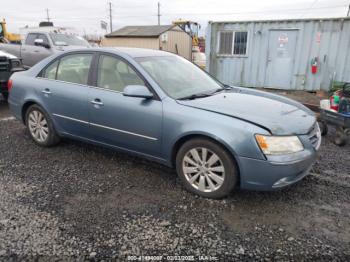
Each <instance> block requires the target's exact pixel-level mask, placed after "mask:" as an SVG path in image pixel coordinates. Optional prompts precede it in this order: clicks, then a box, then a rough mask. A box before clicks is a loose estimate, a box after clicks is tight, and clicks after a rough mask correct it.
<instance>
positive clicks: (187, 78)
mask: <svg viewBox="0 0 350 262" xmlns="http://www.w3.org/2000/svg"><path fill="white" fill-rule="evenodd" d="M136 61H137V62H138V63H139V64H140V65H141V66H142V67H143V68H144V69H145V70H146V71H147V72H148V73H149V74H150V75H151V76H152V78H153V79H154V80H155V81H156V82H157V83H158V85H159V86H160V87H161V88H162V89H163V90H164V91H165V92H166V93H167V94H168V95H169V96H170V97H172V98H174V99H182V98H186V97H191V96H196V95H203V94H210V93H213V92H215V91H216V90H219V89H222V88H223V86H222V85H221V84H220V83H219V82H218V81H216V80H214V79H213V78H212V77H210V76H209V75H208V74H207V73H205V72H204V71H203V70H201V69H200V68H198V67H197V66H195V65H193V64H192V63H191V62H189V61H188V60H186V59H184V58H182V57H179V56H158V57H140V58H136Z"/></svg>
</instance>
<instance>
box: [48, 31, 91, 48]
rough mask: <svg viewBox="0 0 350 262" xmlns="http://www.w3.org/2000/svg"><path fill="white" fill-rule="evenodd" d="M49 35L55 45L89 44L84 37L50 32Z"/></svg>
mask: <svg viewBox="0 0 350 262" xmlns="http://www.w3.org/2000/svg"><path fill="white" fill-rule="evenodd" d="M50 37H51V39H52V42H53V43H54V45H57V46H68V45H74V46H86V47H89V46H90V44H89V43H88V42H87V41H86V40H85V39H84V38H82V37H79V36H74V35H67V34H56V33H51V34H50Z"/></svg>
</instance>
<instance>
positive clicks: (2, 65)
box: [0, 56, 9, 71]
mask: <svg viewBox="0 0 350 262" xmlns="http://www.w3.org/2000/svg"><path fill="white" fill-rule="evenodd" d="M0 71H9V61H8V59H7V57H6V56H0Z"/></svg>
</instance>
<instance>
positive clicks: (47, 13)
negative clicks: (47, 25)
mask: <svg viewBox="0 0 350 262" xmlns="http://www.w3.org/2000/svg"><path fill="white" fill-rule="evenodd" d="M46 19H47V22H50V15H49V9H48V8H46Z"/></svg>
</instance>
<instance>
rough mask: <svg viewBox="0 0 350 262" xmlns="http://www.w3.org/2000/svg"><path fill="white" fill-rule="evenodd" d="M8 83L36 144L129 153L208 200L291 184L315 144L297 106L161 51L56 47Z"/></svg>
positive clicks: (310, 119) (307, 118)
mask: <svg viewBox="0 0 350 262" xmlns="http://www.w3.org/2000/svg"><path fill="white" fill-rule="evenodd" d="M9 87H10V88H11V87H12V89H11V91H10V98H9V104H10V108H11V110H12V112H13V114H14V115H15V116H16V117H17V118H18V119H20V120H21V121H22V122H23V123H24V124H25V125H26V126H27V128H28V130H29V133H30V135H31V138H32V139H33V140H34V142H35V143H36V144H38V145H40V146H53V145H55V144H57V143H58V142H59V140H60V138H62V137H69V138H73V139H79V140H83V141H86V142H89V143H94V144H98V145H102V146H107V147H110V148H114V149H117V150H121V151H124V152H126V153H131V154H136V155H139V156H142V157H145V158H148V159H150V160H155V161H158V162H160V163H163V164H165V165H168V166H171V167H175V168H176V170H177V173H178V175H179V177H180V178H181V180H182V182H183V184H184V186H185V187H186V188H187V189H188V190H189V191H191V192H193V193H196V194H198V195H201V196H204V197H209V198H221V197H223V196H226V195H227V194H228V193H229V192H231V191H232V190H233V189H234V188H235V186H240V187H241V188H244V189H251V190H273V189H278V188H282V187H285V186H288V185H291V184H293V183H295V182H297V181H299V180H301V179H302V178H303V177H304V176H306V175H307V174H308V172H309V170H310V167H311V166H312V164H313V163H314V161H315V158H316V152H317V150H318V148H319V146H320V143H321V137H320V131H319V127H318V125H317V122H316V118H315V116H314V114H313V113H312V112H311V111H310V110H309V109H307V108H306V107H304V106H303V105H301V104H299V103H297V102H295V101H293V100H290V99H287V98H284V97H281V96H277V95H273V94H269V93H265V92H261V91H256V90H252V89H245V88H238V87H231V86H227V85H224V84H221V83H220V82H219V81H217V80H215V79H214V78H212V77H211V76H210V75H208V74H207V73H206V72H204V71H202V70H201V69H200V68H198V67H196V66H195V65H193V64H192V63H190V62H189V61H187V60H185V59H183V58H181V57H179V56H177V55H174V54H170V53H167V52H162V51H154V50H145V49H131V48H109V49H108V48H100V49H89V50H86V49H85V50H74V51H69V52H65V53H60V54H57V55H55V56H52V57H49V58H47V59H45V60H43V61H42V62H40V63H39V64H37V65H35V66H34V67H32V68H31V69H30V70H28V71H26V72H21V73H16V74H14V75H13V76H12V78H11V81H10V83H9Z"/></svg>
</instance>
